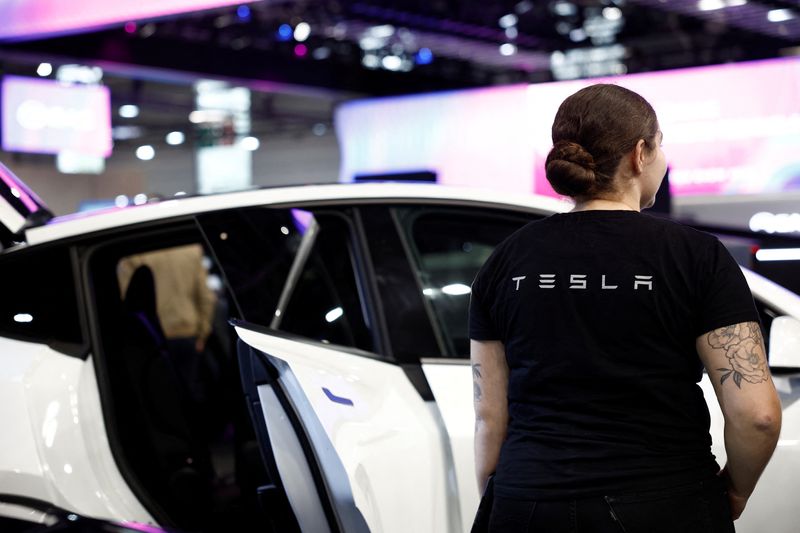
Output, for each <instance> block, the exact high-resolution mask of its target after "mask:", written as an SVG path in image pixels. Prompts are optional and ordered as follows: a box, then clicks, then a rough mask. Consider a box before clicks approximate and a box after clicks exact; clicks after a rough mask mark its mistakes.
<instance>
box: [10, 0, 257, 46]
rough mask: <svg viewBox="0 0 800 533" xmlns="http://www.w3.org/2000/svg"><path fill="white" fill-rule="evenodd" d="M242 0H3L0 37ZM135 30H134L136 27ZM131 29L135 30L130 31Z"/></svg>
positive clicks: (91, 27)
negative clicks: (76, 0) (69, 0)
mask: <svg viewBox="0 0 800 533" xmlns="http://www.w3.org/2000/svg"><path fill="white" fill-rule="evenodd" d="M245 3H249V2H246V1H245V2H243V1H242V0H147V1H143V0H114V1H110V0H80V1H78V2H65V1H62V0H0V21H2V22H3V23H2V24H0V40H9V41H13V40H28V39H34V38H37V37H43V36H52V35H60V34H65V33H72V32H76V31H86V30H95V29H100V28H111V27H114V26H117V27H118V26H119V25H122V24H125V23H126V22H129V21H137V20H145V19H152V18H155V17H164V16H168V15H177V14H179V13H185V12H190V11H198V10H202V9H212V8H217V7H221V6H229V5H233V6H235V5H240V4H245ZM133 31H135V30H133ZM129 33H132V31H129Z"/></svg>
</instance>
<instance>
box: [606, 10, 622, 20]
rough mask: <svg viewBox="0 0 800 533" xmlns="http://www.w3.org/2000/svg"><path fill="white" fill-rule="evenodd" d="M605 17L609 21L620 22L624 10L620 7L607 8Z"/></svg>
mask: <svg viewBox="0 0 800 533" xmlns="http://www.w3.org/2000/svg"><path fill="white" fill-rule="evenodd" d="M603 16H604V17H605V18H606V19H608V20H619V19H621V18H622V10H621V9H620V8H618V7H605V8H603Z"/></svg>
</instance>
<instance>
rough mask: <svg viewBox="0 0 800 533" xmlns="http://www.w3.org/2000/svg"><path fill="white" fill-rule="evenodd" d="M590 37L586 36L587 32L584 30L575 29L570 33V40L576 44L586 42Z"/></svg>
mask: <svg viewBox="0 0 800 533" xmlns="http://www.w3.org/2000/svg"><path fill="white" fill-rule="evenodd" d="M588 37H589V36H588V35H586V31H585V30H584V29H583V28H575V29H574V30H571V31H570V32H569V38H570V39H572V40H573V41H574V42H576V43H579V42H581V41H585V40H586V39H587V38H588Z"/></svg>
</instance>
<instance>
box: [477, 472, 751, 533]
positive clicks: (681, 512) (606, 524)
mask: <svg viewBox="0 0 800 533" xmlns="http://www.w3.org/2000/svg"><path fill="white" fill-rule="evenodd" d="M489 531H490V533H538V532H542V533H733V532H734V531H735V529H734V526H733V521H732V520H731V509H730V504H729V501H728V494H727V492H726V489H725V485H724V482H723V481H722V480H721V479H710V480H708V481H703V482H697V483H692V484H688V485H681V486H679V487H670V488H665V489H656V490H646V491H638V492H626V493H621V494H614V495H608V496H598V497H594V498H584V499H578V500H563V501H533V500H514V499H508V498H501V497H498V496H497V495H495V496H494V503H493V504H492V511H491V514H490V516H489Z"/></svg>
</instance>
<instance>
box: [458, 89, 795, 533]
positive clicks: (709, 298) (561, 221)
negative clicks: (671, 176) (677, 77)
mask: <svg viewBox="0 0 800 533" xmlns="http://www.w3.org/2000/svg"><path fill="white" fill-rule="evenodd" d="M552 136H553V148H552V150H551V152H550V154H549V155H548V157H547V161H546V171H547V179H548V180H549V181H550V183H551V184H552V186H553V188H554V189H555V190H556V191H557V192H559V193H560V194H564V195H567V196H570V197H572V198H573V199H574V200H575V208H574V209H573V210H572V211H571V212H569V213H564V214H558V215H553V216H551V217H548V218H546V219H543V220H539V221H535V222H532V223H530V224H528V225H527V226H525V227H524V228H522V229H521V230H520V231H518V232H516V233H515V234H513V235H512V236H511V237H509V238H508V239H507V240H506V241H504V242H503V243H502V244H501V245H499V246H498V247H497V249H496V250H495V251H494V253H493V254H492V256H491V257H490V258H489V259H488V260H487V262H486V264H485V265H484V266H483V268H482V269H481V271H480V272H479V273H478V276H477V277H476V279H475V282H474V283H473V292H472V303H471V307H470V337H471V339H472V341H471V358H472V364H473V375H474V377H475V388H474V390H475V398H474V400H475V413H476V425H475V454H476V469H477V476H478V484H479V487H480V488H481V490H483V489H484V488H485V486H486V483H487V479H488V478H489V476H490V474H492V473H495V472H496V473H495V476H494V499H493V505H492V507H491V514H490V517H489V530H490V531H497V532H500V531H502V532H505V533H512V532H515V531H545V532H560V531H565V532H566V531H570V532H589V531H592V532H605V531H609V532H617V533H618V532H620V531H626V532H627V533H634V532H637V531H641V532H645V531H646V532H658V531H664V532H680V533H692V532H703V533H709V532H728V531H733V530H734V528H733V520H735V519H736V518H738V517H739V515H740V514H741V513H742V511H743V509H744V507H745V504H746V503H747V499H748V497H749V496H750V494H751V493H752V492H753V489H754V487H755V484H756V481H757V479H758V477H759V475H760V474H761V472H762V471H763V469H764V467H765V465H766V463H767V461H768V460H769V457H770V456H771V454H772V451H773V450H774V447H775V445H776V442H777V438H778V433H779V431H780V418H781V407H780V402H779V399H778V397H777V394H776V392H775V388H774V386H773V383H772V380H771V378H770V375H769V368H768V366H767V362H766V356H765V351H764V344H763V342H762V338H761V330H760V326H759V322H758V320H759V319H758V313H757V311H756V309H755V306H754V304H753V300H752V296H751V294H750V291H749V289H748V286H747V284H746V282H745V280H744V277H743V275H742V273H741V271H740V270H739V268H738V266H737V265H736V263H735V262H734V261H733V259H732V258H731V256H730V254H728V252H727V251H726V250H725V248H724V247H723V246H722V245H721V244H720V242H719V241H718V240H717V239H716V238H715V237H713V236H711V235H708V234H705V233H701V232H698V231H695V230H693V229H691V228H688V227H685V226H682V225H680V224H677V223H673V222H670V221H667V220H663V219H659V218H654V217H650V216H647V215H643V214H641V213H640V211H641V210H642V209H644V208H647V207H650V206H652V205H653V202H654V198H655V194H656V191H657V190H658V188H659V185H660V183H661V180H662V179H663V177H664V174H665V172H666V162H665V157H664V154H663V152H662V151H661V147H660V143H661V139H662V133H661V131H660V130H659V125H658V120H657V118H656V114H655V112H654V111H653V108H652V107H651V106H650V104H649V103H648V102H647V101H646V100H645V99H644V98H642V97H641V96H639V95H638V94H636V93H634V92H632V91H629V90H627V89H624V88H622V87H619V86H616V85H606V84H601V85H593V86H590V87H587V88H585V89H582V90H580V91H578V92H577V93H575V94H573V95H572V96H570V97H569V98H567V99H566V100H565V101H564V102H563V103H562V104H561V107H560V108H559V110H558V113H557V114H556V117H555V121H554V123H553V129H552ZM703 366H705V368H706V369H707V371H708V373H709V377H710V378H711V380H712V382H713V384H714V390H715V392H716V394H717V397H718V399H719V401H720V405H721V406H722V411H723V414H724V415H725V421H726V427H725V446H726V450H727V455H728V463H727V466H726V467H725V468H723V469H722V470H720V468H719V466H718V465H717V463H716V461H715V459H714V456H713V455H712V454H711V450H710V446H711V438H710V436H709V413H708V408H707V406H706V403H705V400H704V397H703V393H702V391H701V389H700V387H699V386H698V382H699V381H700V379H701V377H702V369H703Z"/></svg>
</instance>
